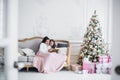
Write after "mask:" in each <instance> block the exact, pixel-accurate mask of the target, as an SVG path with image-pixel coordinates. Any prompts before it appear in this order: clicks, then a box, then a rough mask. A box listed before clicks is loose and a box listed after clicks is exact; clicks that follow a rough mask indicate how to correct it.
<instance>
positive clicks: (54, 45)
mask: <svg viewBox="0 0 120 80" xmlns="http://www.w3.org/2000/svg"><path fill="white" fill-rule="evenodd" d="M50 42H53V43H54V44H53V46H51V47H52V48H55V47H56V44H55V40H53V39H50Z"/></svg>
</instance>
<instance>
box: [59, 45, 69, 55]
mask: <svg viewBox="0 0 120 80" xmlns="http://www.w3.org/2000/svg"><path fill="white" fill-rule="evenodd" d="M57 49H58V53H59V54H64V55H66V54H67V48H66V47H61V48H57Z"/></svg>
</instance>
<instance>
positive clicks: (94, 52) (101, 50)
mask: <svg viewBox="0 0 120 80" xmlns="http://www.w3.org/2000/svg"><path fill="white" fill-rule="evenodd" d="M101 54H107V50H106V48H105V44H104V39H103V38H102V31H101V27H100V23H99V20H98V15H96V11H94V14H93V15H92V17H91V19H90V22H89V26H88V27H87V31H86V33H85V35H84V39H83V43H82V45H81V49H80V54H79V58H78V62H77V63H78V64H80V65H82V63H83V60H84V59H85V58H86V59H88V60H89V61H90V62H98V58H99V55H101Z"/></svg>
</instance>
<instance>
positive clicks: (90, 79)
mask: <svg viewBox="0 0 120 80" xmlns="http://www.w3.org/2000/svg"><path fill="white" fill-rule="evenodd" d="M3 73H4V72H3V71H1V70H0V80H5V78H4V74H3ZM19 80H111V79H110V75H108V74H76V73H75V72H72V71H60V72H57V73H51V74H43V73H39V72H19Z"/></svg>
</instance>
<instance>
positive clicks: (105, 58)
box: [103, 55, 109, 63]
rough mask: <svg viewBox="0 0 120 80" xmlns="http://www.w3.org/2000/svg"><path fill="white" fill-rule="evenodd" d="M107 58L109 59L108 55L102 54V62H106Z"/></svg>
mask: <svg viewBox="0 0 120 80" xmlns="http://www.w3.org/2000/svg"><path fill="white" fill-rule="evenodd" d="M108 60H109V56H107V55H104V56H103V63H108Z"/></svg>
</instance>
